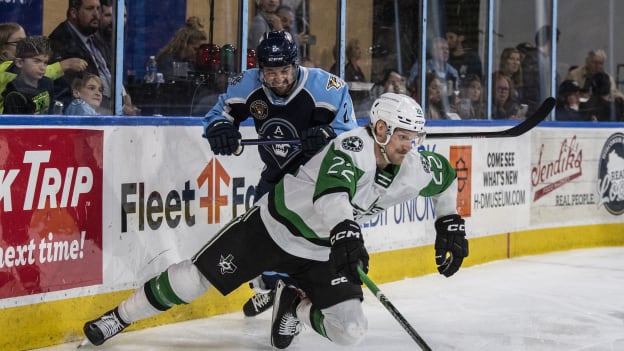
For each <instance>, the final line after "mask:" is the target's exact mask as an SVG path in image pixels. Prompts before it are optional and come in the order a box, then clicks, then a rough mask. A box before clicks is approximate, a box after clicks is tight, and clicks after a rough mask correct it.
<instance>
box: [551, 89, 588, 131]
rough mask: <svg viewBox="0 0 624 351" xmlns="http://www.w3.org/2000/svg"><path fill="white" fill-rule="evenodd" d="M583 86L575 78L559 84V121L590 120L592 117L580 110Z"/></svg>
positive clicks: (557, 116) (557, 115)
mask: <svg viewBox="0 0 624 351" xmlns="http://www.w3.org/2000/svg"><path fill="white" fill-rule="evenodd" d="M580 91H581V87H580V86H579V85H578V83H577V82H576V81H575V80H571V79H566V80H564V81H563V82H561V85H559V90H558V92H557V109H556V119H557V121H590V120H591V119H590V118H589V117H588V116H586V115H585V114H584V113H583V112H582V111H580V103H581V95H580Z"/></svg>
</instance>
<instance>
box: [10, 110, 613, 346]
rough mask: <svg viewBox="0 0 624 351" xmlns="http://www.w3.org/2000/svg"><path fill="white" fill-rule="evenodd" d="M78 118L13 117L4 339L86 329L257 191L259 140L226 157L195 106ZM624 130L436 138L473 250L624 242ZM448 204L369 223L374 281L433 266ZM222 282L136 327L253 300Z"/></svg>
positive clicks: (417, 207) (22, 342)
mask: <svg viewBox="0 0 624 351" xmlns="http://www.w3.org/2000/svg"><path fill="white" fill-rule="evenodd" d="M72 121H73V120H72ZM75 121H77V122H76V123H74V124H72V123H68V122H67V121H66V120H63V121H59V122H58V123H50V124H49V125H45V126H42V124H43V123H39V125H37V126H33V125H20V124H18V123H16V124H15V125H14V126H5V127H4V128H0V150H2V152H1V153H0V164H2V165H3V167H2V168H0V169H1V170H2V172H3V173H2V176H3V177H2V179H3V182H2V188H0V189H1V190H0V195H2V198H0V208H1V209H2V210H3V212H2V214H1V216H2V217H0V219H1V220H2V227H1V228H0V229H2V241H0V248H1V249H2V251H1V253H0V257H1V259H0V278H2V279H3V280H1V281H0V282H2V283H3V284H2V285H0V321H2V322H3V323H2V325H3V326H6V327H3V333H2V336H0V349H3V350H21V349H28V348H34V347H42V346H46V345H52V344H57V343H61V342H67V341H69V340H78V339H80V337H81V328H82V324H83V323H84V321H86V320H88V319H91V318H93V317H95V316H97V315H99V314H100V313H102V312H103V311H105V310H107V309H109V308H111V307H113V306H115V305H116V304H117V303H119V302H120V301H121V300H122V299H123V298H125V297H126V296H127V295H128V294H129V293H130V292H131V291H132V290H133V289H135V288H136V287H138V286H139V285H140V284H141V283H142V282H144V281H145V280H146V279H148V278H150V277H151V276H153V275H154V274H156V273H158V272H160V271H161V270H163V269H165V268H166V267H167V266H168V265H170V264H171V263H174V262H177V261H179V260H182V259H185V258H188V257H190V256H191V255H192V254H193V253H194V252H195V251H196V250H197V249H198V248H199V247H201V245H203V244H204V243H205V242H206V241H207V240H208V239H209V238H210V237H211V235H212V234H213V233H214V232H216V231H217V230H218V229H219V228H221V227H222V226H223V225H224V224H225V223H227V221H229V220H230V219H231V218H232V217H233V216H236V215H240V214H242V213H243V212H244V211H245V210H246V209H247V208H248V207H249V206H250V204H251V203H252V201H253V191H254V188H253V187H254V185H255V184H256V182H257V180H258V175H259V173H260V170H261V168H262V165H261V163H260V160H259V158H258V157H257V154H256V151H255V148H254V147H247V149H246V150H245V152H244V153H243V154H242V155H241V156H239V157H215V156H214V155H213V154H212V153H211V152H210V150H209V147H208V144H207V142H206V141H205V139H202V138H201V127H200V126H199V123H198V121H197V120H195V119H194V120H186V119H180V122H177V121H175V120H172V119H163V121H165V122H166V123H163V122H162V121H156V122H154V120H153V119H150V120H148V119H146V120H145V121H144V120H141V119H136V120H126V121H123V122H120V123H118V124H114V123H113V122H110V121H108V120H105V119H101V120H98V121H97V122H91V123H89V121H88V120H86V119H84V120H83V119H80V120H79V119H76V120H75ZM38 122H41V121H38ZM78 122H79V123H78ZM114 122H119V120H116V121H114ZM25 124H26V123H25ZM558 126H560V125H558ZM445 128H447V129H445V130H448V127H445ZM454 128H455V129H457V130H458V131H460V130H461V131H464V130H475V129H479V130H483V129H484V128H483V127H479V128H475V127H454ZM500 128H501V127H499V129H500ZM622 129H623V128H622V125H621V124H620V125H608V126H606V127H604V128H603V127H601V128H598V127H597V126H596V125H595V124H593V125H592V126H591V128H578V127H573V126H566V127H554V126H553V125H548V126H545V127H540V128H538V129H536V130H534V131H532V132H531V133H529V134H527V135H524V136H521V137H518V138H513V139H487V140H486V139H474V140H469V139H456V140H451V139H448V140H428V141H427V142H426V143H425V147H426V148H427V149H428V150H432V151H436V152H439V153H441V154H444V155H445V156H447V157H448V158H449V159H450V160H451V163H452V164H453V166H454V167H455V168H456V170H457V173H458V178H459V184H458V186H459V197H458V210H459V212H460V213H461V214H462V215H463V216H464V218H466V222H467V228H468V232H469V239H470V243H471V248H470V257H469V258H468V259H466V261H465V264H466V265H474V264H480V263H483V262H487V261H491V260H497V259H504V258H508V257H516V256H521V255H529V254H537V253H543V252H549V251H556V250H567V249H572V248H580V247H593V246H605V245H624V220H623V219H624V216H622V212H624V210H623V202H624V194H623V191H624V190H622V189H624V185H623V184H624V157H622V150H623V149H624V140H623V138H622V136H621V134H619V131H621V130H622ZM431 130H433V131H435V130H436V127H432V128H431ZM243 137H246V138H253V137H254V130H253V128H251V127H243ZM434 218H435V210H434V208H433V204H432V202H431V201H430V199H425V198H414V199H413V200H411V201H407V202H405V203H402V204H399V205H397V206H394V207H393V208H390V209H388V210H387V211H386V212H384V213H382V214H380V215H379V216H377V217H376V218H373V219H371V220H369V221H366V222H365V223H363V225H362V226H363V228H364V233H365V236H366V242H367V247H368V248H369V251H370V252H371V253H372V255H371V257H372V258H371V272H370V275H371V277H372V278H373V279H374V280H375V281H376V282H387V281H392V280H397V279H402V278H404V277H413V276H418V275H423V274H429V273H432V272H435V266H434V259H433V248H432V244H433V241H434V238H435V233H434V231H433V220H434ZM16 228H18V229H16ZM217 295H218V294H217V293H215V292H210V293H208V294H207V296H205V297H202V298H201V299H200V300H199V301H196V302H194V303H193V304H191V305H188V306H181V307H176V308H175V309H174V310H173V311H171V312H168V313H165V314H162V315H161V316H158V317H156V318H152V319H149V320H147V321H144V322H141V323H138V324H137V325H136V326H133V328H143V327H147V326H153V325H157V324H163V323H170V322H174V321H179V320H185V319H193V318H200V317H205V316H208V315H214V314H220V313H225V312H231V311H235V310H239V309H240V308H241V305H242V303H243V302H244V301H245V300H246V299H247V298H248V297H249V296H250V295H251V292H250V290H249V289H248V288H246V287H242V288H241V289H239V290H237V291H236V292H235V293H234V294H233V295H231V296H228V297H227V298H223V297H218V296H217Z"/></svg>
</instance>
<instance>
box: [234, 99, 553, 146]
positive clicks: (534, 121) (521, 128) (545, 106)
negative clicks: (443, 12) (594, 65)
mask: <svg viewBox="0 0 624 351" xmlns="http://www.w3.org/2000/svg"><path fill="white" fill-rule="evenodd" d="M556 102H557V101H556V100H555V98H553V97H549V98H547V99H546V100H544V102H542V104H541V105H540V107H538V109H537V110H536V111H535V112H533V114H532V115H531V116H529V117H528V118H527V119H525V120H524V121H522V122H521V123H519V124H517V125H515V126H513V127H511V128H509V129H504V130H497V131H492V132H478V131H477V132H459V133H454V132H448V133H428V134H427V139H450V138H513V137H517V136H520V135H522V134H524V133H526V132H528V131H529V130H531V129H533V127H535V126H536V125H538V124H539V123H540V122H541V121H543V120H544V119H545V118H546V117H547V116H548V115H549V114H550V111H552V109H553V108H554V107H555V104H556ZM275 144H295V145H296V144H301V140H299V139H243V140H241V145H275Z"/></svg>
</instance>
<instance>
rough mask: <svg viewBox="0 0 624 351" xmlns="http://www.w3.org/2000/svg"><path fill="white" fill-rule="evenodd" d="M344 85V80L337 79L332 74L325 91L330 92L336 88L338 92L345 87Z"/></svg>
mask: <svg viewBox="0 0 624 351" xmlns="http://www.w3.org/2000/svg"><path fill="white" fill-rule="evenodd" d="M344 85H345V82H344V80H342V79H340V78H338V77H336V76H335V75H333V74H330V75H329V78H328V79H327V86H326V87H325V89H326V90H329V89H331V88H335V89H336V90H340V89H341V88H342V87H344Z"/></svg>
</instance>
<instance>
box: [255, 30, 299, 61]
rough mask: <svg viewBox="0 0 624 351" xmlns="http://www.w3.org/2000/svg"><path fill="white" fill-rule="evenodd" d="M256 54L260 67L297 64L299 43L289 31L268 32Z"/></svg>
mask: <svg viewBox="0 0 624 351" xmlns="http://www.w3.org/2000/svg"><path fill="white" fill-rule="evenodd" d="M256 56H257V58H258V65H259V66H260V68H262V67H280V66H288V65H294V64H297V44H296V43H295V41H294V40H293V38H292V36H291V35H290V33H288V32H285V31H282V30H280V31H270V32H266V33H264V36H263V37H262V40H261V41H260V44H258V47H257V48H256Z"/></svg>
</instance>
